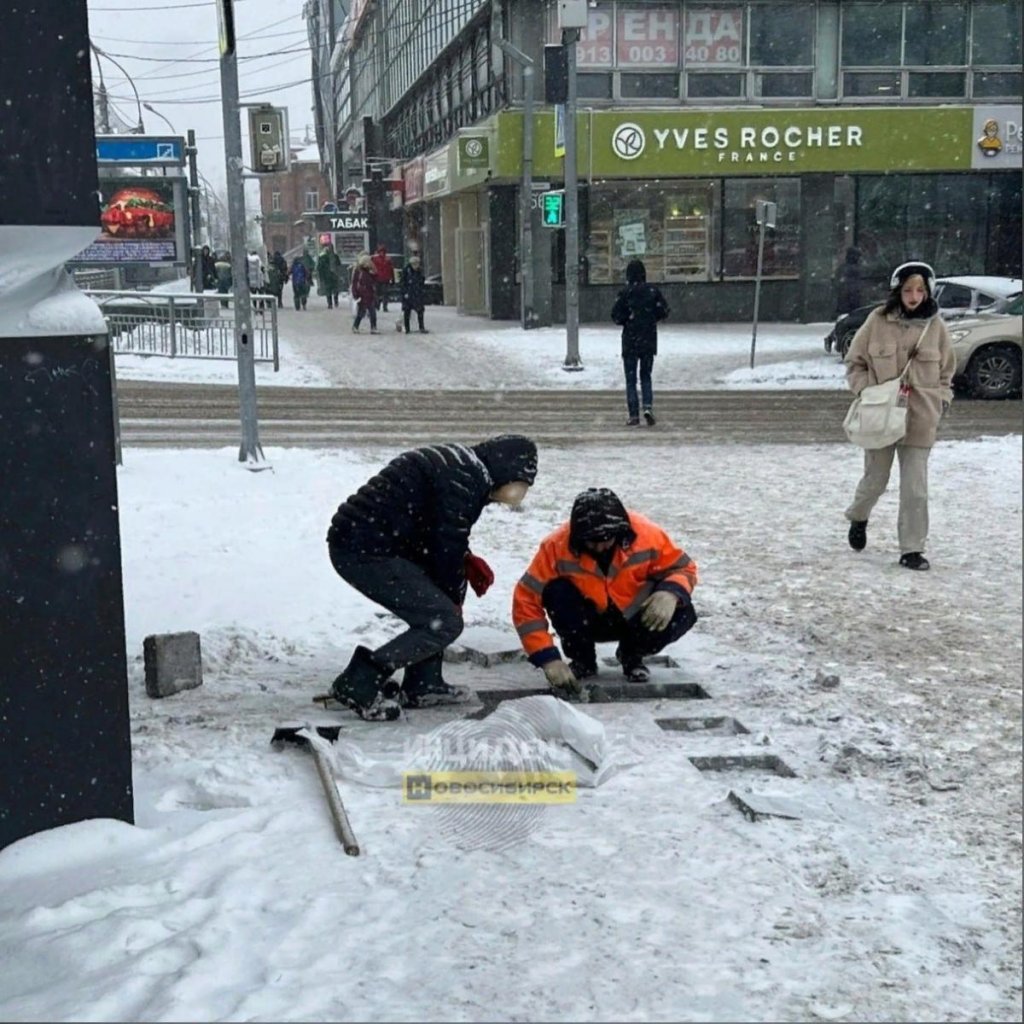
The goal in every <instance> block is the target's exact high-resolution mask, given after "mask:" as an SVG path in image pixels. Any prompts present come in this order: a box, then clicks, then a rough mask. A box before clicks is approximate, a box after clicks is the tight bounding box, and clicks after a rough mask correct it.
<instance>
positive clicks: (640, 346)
mask: <svg viewBox="0 0 1024 1024" xmlns="http://www.w3.org/2000/svg"><path fill="white" fill-rule="evenodd" d="M667 316H668V303H666V302H665V297H664V296H663V295H662V294H661V292H660V291H659V290H658V289H657V288H655V286H654V285H653V284H648V283H647V268H646V267H645V266H644V265H643V262H642V261H641V260H630V261H629V263H628V264H627V265H626V287H625V288H623V290H622V291H621V292H619V296H618V298H617V299H616V300H615V305H613V306H612V320H613V321H614V322H615V323H617V324H619V325H620V326H621V327H622V366H623V369H624V371H625V375H626V409H627V411H628V413H629V418H628V419H627V420H626V426H627V427H635V426H638V425H639V423H640V403H641V402H642V403H643V413H644V420H645V421H646V423H647V425H648V426H649V427H653V426H654V423H655V419H654V390H653V385H652V383H651V371H652V369H653V368H654V357H655V356H656V355H657V354H658V321H659V320H664V319H665V317H667ZM638 369H639V374H640V401H637V393H636V389H637V370H638Z"/></svg>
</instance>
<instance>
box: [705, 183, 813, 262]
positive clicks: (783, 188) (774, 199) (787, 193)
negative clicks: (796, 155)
mask: <svg viewBox="0 0 1024 1024" xmlns="http://www.w3.org/2000/svg"><path fill="white" fill-rule="evenodd" d="M724 185H725V187H724V190H723V194H724V202H723V210H722V276H723V277H725V278H746V277H755V276H756V275H757V251H758V245H759V241H760V230H761V229H760V228H759V227H758V224H757V219H756V213H755V211H756V207H757V200H759V199H763V200H765V201H767V202H770V203H776V204H777V207H778V209H777V212H776V219H775V227H774V228H768V229H767V230H766V231H765V237H764V254H763V262H762V269H761V274H762V277H799V276H800V182H799V181H798V180H795V179H789V178H785V179H782V178H780V179H772V178H759V179H750V178H742V179H736V178H727V179H726V180H725V182H724Z"/></svg>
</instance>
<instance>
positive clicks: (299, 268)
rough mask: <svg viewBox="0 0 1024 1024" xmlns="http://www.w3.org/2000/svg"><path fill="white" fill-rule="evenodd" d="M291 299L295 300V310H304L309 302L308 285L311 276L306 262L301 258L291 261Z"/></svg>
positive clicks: (297, 257)
mask: <svg viewBox="0 0 1024 1024" xmlns="http://www.w3.org/2000/svg"><path fill="white" fill-rule="evenodd" d="M291 279H292V298H293V299H294V300H295V308H296V309H305V308H306V302H307V301H308V300H309V285H310V281H311V276H310V273H309V267H308V266H307V265H306V261H305V260H304V259H303V258H302V257H301V256H296V257H295V259H293V260H292V270H291Z"/></svg>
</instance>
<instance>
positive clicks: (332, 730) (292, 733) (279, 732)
mask: <svg viewBox="0 0 1024 1024" xmlns="http://www.w3.org/2000/svg"><path fill="white" fill-rule="evenodd" d="M313 728H315V729H316V731H317V733H318V734H319V735H320V736H322V737H323V738H324V739H325V740H327V741H328V742H329V743H334V742H335V741H336V740H337V739H338V735H339V734H340V733H341V726H340V725H317V726H310V725H281V726H278V727H277V728H276V729H275V730H274V735H273V736H272V737H271V739H270V742H271V743H274V744H281V743H295V744H297V745H298V746H309V740H308V739H307V738H306V737H305V736H300V735H299V733H300V732H302V731H303V730H305V729H313Z"/></svg>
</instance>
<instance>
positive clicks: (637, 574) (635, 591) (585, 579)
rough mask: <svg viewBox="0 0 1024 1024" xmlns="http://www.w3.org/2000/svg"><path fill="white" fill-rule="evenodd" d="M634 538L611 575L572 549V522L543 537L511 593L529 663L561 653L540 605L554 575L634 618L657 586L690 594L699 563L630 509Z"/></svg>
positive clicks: (599, 603)
mask: <svg viewBox="0 0 1024 1024" xmlns="http://www.w3.org/2000/svg"><path fill="white" fill-rule="evenodd" d="M629 523H630V526H632V528H633V530H634V531H635V532H636V540H635V541H633V543H632V544H631V545H630V546H629V547H628V548H622V547H616V548H615V554H614V556H613V558H612V561H611V565H609V567H608V573H607V575H606V574H605V573H604V572H602V571H601V567H600V565H598V563H597V561H596V560H595V559H594V558H593V557H592V556H591V555H589V554H585V553H584V554H581V555H578V556H577V555H574V554H573V553H572V552H571V551H570V550H569V523H563V524H562V525H561V526H560V527H559V528H558V529H557V530H555V532H554V533H551V534H549V535H548V536H547V537H545V538H544V540H542V541H541V543H540V547H539V548H538V549H537V553H536V554H535V555H534V556H533V561H532V562H530V565H529V566H528V568H527V570H526V572H525V573H524V574H523V576H522V578H521V579H520V580H519V582H518V583H517V584H516V587H515V590H514V592H513V594H512V622H513V624H514V625H515V627H516V632H517V633H518V634H519V639H520V640H521V642H522V644H523V648H524V650H525V651H526V653H527V655H528V657H529V659H530V661H532V662H533V663H534V664H535V665H543V664H544V663H545V662H548V661H552V660H553V659H555V658H557V657H558V649H557V648H556V647H555V642H554V640H553V639H552V638H551V633H550V632H549V630H548V619H547V615H546V613H545V611H544V605H543V603H542V595H543V593H544V588H545V587H546V586H547V585H548V584H549V583H550V582H551V581H552V580H554V579H558V578H563V579H568V580H569V581H570V582H571V583H572V584H573V585H574V586H575V587H576V588H577V590H579V591H580V593H581V594H582V595H583V596H584V597H585V598H587V599H588V600H590V601H593V602H594V604H595V605H596V606H597V609H598V611H600V612H604V611H606V610H607V608H608V605H609V604H613V605H615V607H616V608H618V609H619V611H620V612H621V613H622V615H623V617H624V618H626V619H631V618H632V617H633V616H634V615H636V613H637V612H638V611H639V610H640V606H641V605H642V604H643V603H644V601H646V600H647V598H648V597H650V595H651V594H652V593H653V591H655V590H670V591H675V592H676V593H680V592H681V593H680V596H681V595H682V594H692V593H693V588H694V587H695V586H696V585H697V565H696V563H695V562H694V561H693V560H692V559H691V558H690V557H689V555H687V554H686V552H685V551H683V550H682V548H679V547H676V545H675V544H674V543H673V542H672V540H671V539H670V538H669V536H668V534H666V533H665V531H664V530H663V529H662V528H661V527H660V526H657V525H656V524H655V523H652V522H651V521H650V520H649V519H647V518H645V517H644V516H642V515H640V514H639V513H638V512H633V511H632V510H630V511H629Z"/></svg>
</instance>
